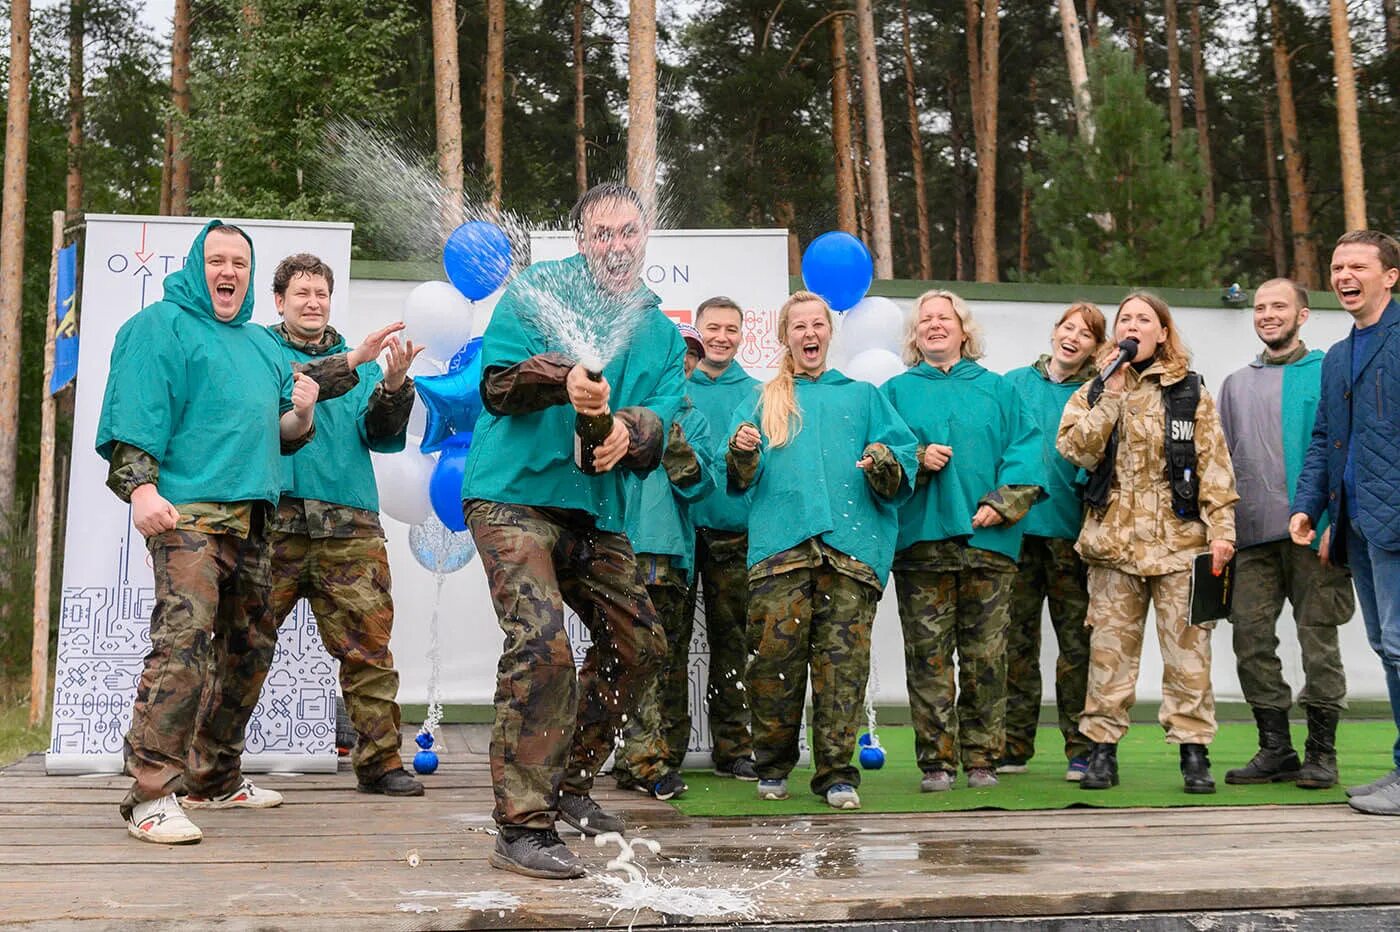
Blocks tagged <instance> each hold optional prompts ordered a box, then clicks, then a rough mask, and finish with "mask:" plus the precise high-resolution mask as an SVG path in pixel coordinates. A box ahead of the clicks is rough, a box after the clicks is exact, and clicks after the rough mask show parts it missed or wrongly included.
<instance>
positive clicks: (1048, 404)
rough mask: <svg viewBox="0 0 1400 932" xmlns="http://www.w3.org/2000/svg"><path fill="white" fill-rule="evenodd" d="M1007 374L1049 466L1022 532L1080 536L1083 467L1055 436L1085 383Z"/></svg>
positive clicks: (1032, 372) (1036, 373)
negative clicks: (1042, 495) (1068, 456)
mask: <svg viewBox="0 0 1400 932" xmlns="http://www.w3.org/2000/svg"><path fill="white" fill-rule="evenodd" d="M1005 378H1006V381H1007V383H1008V384H1010V385H1011V386H1012V387H1013V388H1014V389H1015V390H1016V393H1017V394H1018V395H1020V397H1021V406H1022V408H1023V409H1024V410H1025V412H1026V415H1027V416H1028V417H1029V418H1030V419H1031V420H1032V421H1034V422H1035V423H1036V425H1037V426H1038V427H1039V428H1040V436H1041V438H1042V440H1043V443H1042V444H1041V446H1042V451H1041V462H1042V463H1043V466H1044V470H1045V472H1044V475H1045V498H1043V499H1041V500H1040V501H1039V502H1036V504H1035V505H1034V506H1033V507H1032V508H1031V510H1030V512H1029V513H1028V514H1027V515H1026V516H1025V517H1024V518H1022V519H1021V521H1020V523H1019V525H1018V526H1019V527H1020V528H1021V533H1022V534H1034V535H1036V536H1037V537H1057V538H1060V539H1062V540H1077V539H1078V537H1079V528H1080V525H1082V524H1083V523H1084V502H1083V500H1082V499H1081V498H1080V496H1079V484H1078V483H1076V482H1075V477H1076V476H1077V475H1078V474H1079V467H1078V466H1075V465H1074V464H1073V463H1071V462H1070V461H1069V460H1067V459H1065V458H1064V457H1063V456H1061V455H1060V451H1059V450H1056V449H1055V437H1056V436H1057V435H1058V433H1059V430H1060V417H1061V416H1062V415H1063V414H1064V412H1065V403H1066V402H1067V401H1069V396H1070V395H1073V394H1074V393H1075V391H1076V390H1077V389H1078V388H1079V386H1080V385H1082V384H1084V383H1083V382H1052V381H1051V380H1050V379H1048V378H1046V377H1045V374H1044V373H1043V372H1041V371H1040V370H1039V369H1037V368H1036V367H1035V366H1025V367H1024V368H1021V369H1013V370H1011V371H1010V372H1008V373H1006V376H1005ZM1304 447H1305V448H1306V443H1305V444H1304Z"/></svg>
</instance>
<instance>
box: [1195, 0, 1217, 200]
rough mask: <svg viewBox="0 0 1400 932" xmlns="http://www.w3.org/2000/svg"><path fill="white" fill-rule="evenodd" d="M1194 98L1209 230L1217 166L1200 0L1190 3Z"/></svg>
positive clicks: (1203, 195) (1202, 195)
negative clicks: (1212, 154)
mask: <svg viewBox="0 0 1400 932" xmlns="http://www.w3.org/2000/svg"><path fill="white" fill-rule="evenodd" d="M1190 19H1191V97H1192V98H1193V106H1194V108H1195V111H1196V142H1197V145H1198V146H1199V147H1200V150H1201V170H1202V171H1203V172H1204V173H1205V179H1206V187H1205V190H1204V191H1202V192H1201V199H1202V202H1203V204H1202V217H1203V219H1204V220H1205V224H1206V226H1210V225H1211V224H1213V223H1215V165H1214V161H1213V160H1212V159H1211V157H1210V114H1209V113H1208V112H1207V111H1206V105H1207V100H1206V62H1205V48H1204V42H1203V40H1202V38H1201V0H1191V13H1190Z"/></svg>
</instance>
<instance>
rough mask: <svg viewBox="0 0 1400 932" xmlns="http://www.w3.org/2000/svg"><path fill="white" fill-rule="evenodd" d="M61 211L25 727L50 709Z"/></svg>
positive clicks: (49, 329)
mask: <svg viewBox="0 0 1400 932" xmlns="http://www.w3.org/2000/svg"><path fill="white" fill-rule="evenodd" d="M63 216H64V214H63V211H61V210H55V211H54V212H53V251H52V255H51V256H50V258H49V303H48V306H47V307H46V308H45V312H44V321H45V322H44V383H43V389H42V392H41V397H42V398H43V401H41V402H40V411H41V415H40V426H39V491H38V492H37V493H36V495H35V502H36V504H37V507H38V520H37V521H36V522H35V529H34V537H35V541H34V645H33V649H32V650H31V652H30V655H29V727H30V728H35V727H37V726H38V725H39V724H40V723H41V722H43V721H44V713H45V712H46V711H47V710H48V704H49V584H50V580H51V577H52V576H53V514H54V509H53V487H54V482H53V448H54V422H55V413H56V412H55V409H54V400H53V395H50V394H49V380H50V379H52V378H53V344H54V329H55V326H56V321H55V317H56V316H57V315H56V313H55V308H54V304H55V301H56V299H57V296H58V251H59V250H60V249H62V248H63Z"/></svg>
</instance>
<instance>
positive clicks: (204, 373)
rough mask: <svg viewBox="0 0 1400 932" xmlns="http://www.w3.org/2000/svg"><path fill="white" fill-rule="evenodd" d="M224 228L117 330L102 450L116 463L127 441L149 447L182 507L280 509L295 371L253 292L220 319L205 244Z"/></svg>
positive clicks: (100, 429)
mask: <svg viewBox="0 0 1400 932" xmlns="http://www.w3.org/2000/svg"><path fill="white" fill-rule="evenodd" d="M222 225H223V224H222V222H221V221H218V220H211V221H209V224H208V225H207V226H205V228H204V229H203V230H201V231H200V233H199V235H198V236H196V237H195V240H194V243H193V244H192V245H191V246H190V252H189V256H188V258H186V260H185V265H184V267H183V268H182V269H180V270H179V271H177V272H172V273H170V274H169V275H167V276H166V277H165V296H164V297H163V298H162V299H161V300H159V301H157V302H155V303H154V304H151V305H148V306H146V307H145V308H142V309H141V310H140V311H139V312H137V314H136V316H134V317H132V318H131V319H130V320H128V321H127V322H126V323H125V324H123V325H122V327H121V329H120V330H118V331H117V338H116V343H115V344H114V345H113V347H112V362H111V367H110V371H109V373H108V376H107V391H106V394H105V395H104V396H103V399H102V415H101V417H100V419H99V420H98V423H97V452H98V454H99V455H100V456H102V457H103V459H111V456H112V451H113V449H114V448H115V447H116V445H117V444H118V443H126V444H130V445H131V446H134V447H137V448H139V449H141V450H144V451H145V452H146V453H148V454H150V456H151V457H152V458H154V459H155V461H156V462H157V463H158V464H159V465H160V479H159V481H158V482H157V485H156V488H157V489H158V490H159V492H160V494H161V496H162V497H163V498H165V499H166V500H167V501H169V502H170V503H171V504H172V505H177V506H178V505H182V504H187V503H190V502H241V501H265V502H270V503H273V504H276V502H277V499H278V497H279V496H280V495H281V493H282V452H281V435H280V427H279V419H280V417H281V415H282V414H283V413H285V412H286V411H289V410H291V407H292V367H291V366H290V365H288V364H287V362H286V360H285V359H284V358H283V356H282V352H281V350H280V348H279V347H278V343H277V340H276V339H274V338H273V336H272V334H270V333H268V332H267V329H266V328H264V327H262V326H260V325H258V324H255V323H252V320H251V318H252V316H253V295H252V290H251V288H250V289H249V293H248V295H247V296H246V297H245V298H244V299H243V306H242V307H240V308H239V309H238V314H237V315H236V316H235V317H234V318H233V320H231V321H228V322H224V321H221V320H219V319H218V317H216V316H215V315H214V303H213V299H212V298H211V296H210V294H209V283H208V282H207V281H206V280H205V277H204V239H205V237H206V236H208V235H209V231H210V230H211V229H213V228H214V227H217V226H222ZM249 245H250V247H251V243H250V244H249ZM248 278H249V281H250V282H251V280H252V278H253V267H252V265H251V263H250V265H249V268H248Z"/></svg>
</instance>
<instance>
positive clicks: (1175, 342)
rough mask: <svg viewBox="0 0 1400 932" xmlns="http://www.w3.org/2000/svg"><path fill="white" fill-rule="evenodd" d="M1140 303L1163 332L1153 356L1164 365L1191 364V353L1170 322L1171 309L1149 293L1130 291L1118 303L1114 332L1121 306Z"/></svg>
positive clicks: (1114, 319)
mask: <svg viewBox="0 0 1400 932" xmlns="http://www.w3.org/2000/svg"><path fill="white" fill-rule="evenodd" d="M1134 300H1136V301H1141V302H1142V303H1143V304H1146V305H1147V306H1148V307H1150V308H1152V312H1153V313H1154V314H1156V315H1157V323H1158V324H1160V325H1161V327H1162V330H1163V331H1164V334H1163V337H1162V342H1161V343H1158V344H1157V350H1156V352H1155V353H1153V356H1154V357H1155V358H1157V359H1160V360H1161V361H1162V362H1165V363H1177V364H1179V365H1181V366H1183V367H1185V366H1189V365H1190V364H1191V351H1190V350H1188V349H1187V348H1186V344H1185V343H1183V342H1182V340H1181V334H1180V333H1178V332H1177V329H1176V324H1175V323H1173V322H1172V311H1171V308H1169V307H1167V302H1165V301H1163V300H1162V299H1161V298H1159V297H1157V296H1156V295H1155V294H1153V293H1152V292H1150V291H1132V292H1129V293H1128V295H1127V296H1126V297H1125V298H1123V300H1122V301H1119V302H1118V312H1117V313H1116V314H1114V315H1113V327H1114V330H1117V329H1118V317H1119V315H1121V314H1122V313H1123V306H1124V305H1125V304H1127V303H1128V302H1129V301H1134Z"/></svg>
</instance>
